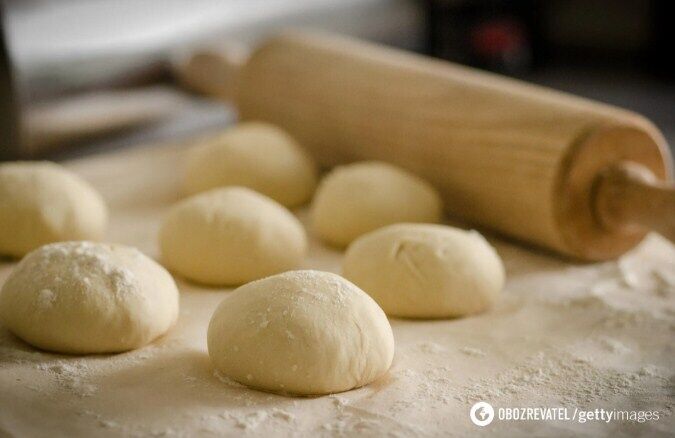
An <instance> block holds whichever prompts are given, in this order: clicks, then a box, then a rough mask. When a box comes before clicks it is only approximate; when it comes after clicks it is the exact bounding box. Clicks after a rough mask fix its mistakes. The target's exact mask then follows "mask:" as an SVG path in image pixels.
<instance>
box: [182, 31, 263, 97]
mask: <svg viewBox="0 0 675 438" xmlns="http://www.w3.org/2000/svg"><path fill="white" fill-rule="evenodd" d="M249 55H250V50H249V48H247V47H245V46H243V45H240V44H234V43H229V44H225V45H221V46H218V47H212V48H206V49H200V50H196V51H192V52H188V53H186V54H182V55H179V56H177V57H175V59H174V60H173V61H172V70H173V72H174V75H175V77H176V79H177V80H178V82H179V83H180V84H181V85H182V86H184V87H186V88H188V89H190V90H192V91H196V92H198V93H201V94H204V95H206V96H211V97H216V98H219V99H222V100H228V101H231V100H234V97H235V96H236V92H237V87H238V76H239V72H240V71H241V69H242V68H243V66H244V65H245V64H246V61H247V60H248V58H249Z"/></svg>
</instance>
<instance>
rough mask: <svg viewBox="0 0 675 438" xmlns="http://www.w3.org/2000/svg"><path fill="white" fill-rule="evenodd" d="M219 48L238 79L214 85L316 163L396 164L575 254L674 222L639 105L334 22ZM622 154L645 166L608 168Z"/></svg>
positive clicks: (474, 208) (626, 244) (464, 205)
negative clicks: (341, 28)
mask: <svg viewBox="0 0 675 438" xmlns="http://www.w3.org/2000/svg"><path fill="white" fill-rule="evenodd" d="M221 59H222V60H223V61H222V63H223V64H224V65H225V69H226V70H227V66H228V65H229V69H230V73H229V74H230V75H231V76H234V77H236V80H235V81H234V83H235V84H236V90H233V89H232V87H231V85H228V87H230V88H227V87H221V89H223V90H225V91H223V92H220V93H216V92H212V94H218V95H220V96H224V95H227V93H228V90H229V92H230V93H232V92H233V91H234V96H235V101H236V104H237V106H238V108H239V112H240V116H241V118H242V119H258V120H266V121H269V122H272V123H276V124H278V125H280V126H283V127H284V128H285V129H287V130H288V131H289V132H290V133H291V134H292V135H294V136H295V137H296V138H297V139H298V140H299V141H300V142H301V143H302V144H303V145H305V146H306V147H307V148H308V149H309V151H310V152H311V153H312V154H313V155H314V157H315V158H316V159H317V160H318V161H319V162H320V163H321V164H322V165H324V166H333V165H337V164H341V163H346V162H350V161H355V160H365V159H376V160H384V161H389V162H392V163H394V164H397V165H399V166H401V167H404V168H407V169H409V170H411V171H412V172H415V173H417V174H419V175H420V176H422V177H425V178H426V179H428V180H429V181H431V182H432V183H434V184H435V185H436V186H437V187H438V188H439V189H440V190H441V192H442V194H443V196H444V199H445V204H446V209H447V211H448V212H449V213H450V214H451V215H455V216H457V217H459V218H463V219H465V220H467V221H469V222H471V223H474V224H478V225H480V226H484V227H487V228H490V229H494V230H497V231H499V232H502V233H504V234H507V235H510V236H514V237H516V238H518V239H520V240H522V241H526V242H530V243H534V244H536V245H538V246H541V247H545V248H549V249H553V250H556V251H558V252H560V253H563V254H566V255H568V256H572V257H575V258H580V259H585V260H604V259H609V258H613V257H616V256H618V255H620V254H622V253H623V252H625V251H627V250H628V249H630V248H631V247H633V246H634V245H636V244H637V243H638V242H639V241H640V240H641V239H642V237H643V236H644V234H645V233H646V232H647V228H646V227H651V228H655V229H657V230H660V231H663V232H667V230H669V229H671V230H672V226H673V223H672V220H673V217H672V211H673V202H675V194H674V192H673V189H672V188H668V187H666V186H664V185H663V183H662V181H665V180H667V179H668V178H669V177H670V164H671V162H670V157H669V154H668V149H667V146H666V144H665V141H664V139H663V137H662V136H661V134H660V133H659V132H658V130H657V129H656V128H655V127H654V126H653V125H652V124H651V123H650V122H649V121H648V120H646V119H644V118H643V117H641V116H639V115H637V114H634V113H631V112H629V111H625V110H622V109H619V108H614V107H611V106H609V105H603V104H600V103H596V102H592V101H589V100H586V99H582V98H578V97H574V96H571V95H567V94H564V93H559V92H555V91H552V90H548V89H545V88H542V87H538V86H534V85H529V84H525V83H522V82H519V81H515V80H511V79H507V78H504V77H500V76H497V75H493V74H489V73H485V72H480V71H477V70H473V69H469V68H466V67H461V66H458V65H453V64H451V63H447V62H443V61H438V60H434V59H430V58H426V57H423V56H419V55H414V54H409V53H405V52H401V51H397V50H393V49H386V48H382V47H379V46H376V45H372V44H368V43H362V42H357V41H354V40H349V39H346V38H340V37H334V36H326V35H317V34H306V33H288V34H284V35H281V36H279V37H275V38H273V39H271V40H268V41H267V42H266V43H264V44H263V45H262V46H260V47H259V48H257V49H256V50H255V51H253V53H252V54H251V55H250V57H249V58H248V60H247V61H246V62H245V63H243V62H242V61H241V59H242V58H241V56H233V57H227V56H225V57H222V58H221ZM236 65H240V67H238V68H237V70H238V71H237V72H236V74H234V73H232V71H233V70H234V69H235V66H236ZM230 84H231V83H230ZM626 163H628V164H630V165H634V166H639V168H640V169H642V171H643V173H644V172H646V173H648V174H649V175H651V176H650V178H651V179H650V180H649V181H645V180H644V179H639V178H638V179H636V178H635V175H634V174H630V175H628V176H627V175H626V174H625V172H624V173H621V172H619V171H617V172H618V173H617V172H612V171H611V169H615V168H616V169H618V168H621V169H624V168H625V165H626ZM617 175H622V176H621V177H619V176H617ZM659 181H661V182H659ZM652 185H654V187H656V186H658V187H657V188H652ZM624 196H629V197H630V199H629V200H628V201H627V202H626V203H625V205H626V206H627V207H626V208H623V209H622V207H620V206H621V205H622V202H624V201H623V200H622V197H624ZM641 198H642V199H643V201H645V202H647V201H648V203H649V205H651V207H644V208H643V207H641V205H640V199H641ZM657 198H658V199H657ZM641 209H643V210H641ZM641 211H642V213H641ZM669 214H670V215H671V216H670V217H668V215H669ZM664 215H665V217H664ZM647 216H650V217H649V218H647Z"/></svg>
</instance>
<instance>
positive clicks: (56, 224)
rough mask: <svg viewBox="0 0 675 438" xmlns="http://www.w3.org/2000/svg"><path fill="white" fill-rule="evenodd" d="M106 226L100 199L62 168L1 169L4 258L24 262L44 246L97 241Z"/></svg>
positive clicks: (0, 247) (0, 248)
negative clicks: (23, 259)
mask: <svg viewBox="0 0 675 438" xmlns="http://www.w3.org/2000/svg"><path fill="white" fill-rule="evenodd" d="M107 221H108V211H107V208H106V206H105V203H104V202H103V199H101V196H100V195H99V194H98V193H97V192H96V191H95V190H94V189H93V188H92V187H91V186H90V185H89V184H88V183H87V182H86V181H84V180H83V179H81V178H80V177H78V176H77V175H75V174H73V173H71V172H69V171H67V170H66V169H64V168H63V167H61V166H59V165H57V164H54V163H48V162H12V163H5V164H0V254H4V255H9V256H13V257H21V256H23V255H24V254H26V253H28V252H29V251H32V250H33V249H35V248H37V247H39V246H41V245H44V244H46V243H51V242H58V241H63V240H99V239H101V238H102V237H103V234H104V233H105V228H106V224H107Z"/></svg>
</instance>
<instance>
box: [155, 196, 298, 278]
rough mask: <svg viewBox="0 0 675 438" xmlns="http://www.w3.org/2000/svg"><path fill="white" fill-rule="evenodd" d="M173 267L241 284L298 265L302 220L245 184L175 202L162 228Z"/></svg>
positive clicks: (165, 252) (164, 249) (188, 274)
mask: <svg viewBox="0 0 675 438" xmlns="http://www.w3.org/2000/svg"><path fill="white" fill-rule="evenodd" d="M159 244H160V247H161V251H162V259H163V261H164V263H165V264H166V266H168V267H169V269H171V270H173V271H175V272H177V273H178V274H180V275H182V276H184V277H186V278H189V279H191V280H194V281H196V282H199V283H204V284H210V285H239V284H242V283H246V282H248V281H251V280H256V279H258V278H262V277H266V276H268V275H272V274H276V273H278V272H282V271H285V270H288V269H291V268H294V267H296V266H298V265H299V264H300V263H301V262H302V259H303V258H304V256H305V254H306V252H307V237H306V235H305V230H304V229H303V228H302V225H301V224H300V222H299V221H298V220H297V219H296V218H295V216H293V214H291V212H289V211H288V210H286V209H285V208H284V207H283V206H281V205H279V204H277V203H276V202H274V201H272V200H271V199H269V198H267V197H265V196H263V195H261V194H259V193H256V192H254V191H253V190H249V189H247V188H244V187H227V188H221V189H215V190H211V191H208V192H206V193H202V194H199V195H195V196H193V197H191V198H188V199H185V200H183V201H181V202H179V203H178V204H176V205H175V206H174V207H173V208H172V209H171V211H170V212H169V214H168V216H167V218H166V220H165V221H164V224H163V225H162V228H161V230H160V234H159Z"/></svg>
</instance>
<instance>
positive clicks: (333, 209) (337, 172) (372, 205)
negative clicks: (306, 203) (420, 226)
mask: <svg viewBox="0 0 675 438" xmlns="http://www.w3.org/2000/svg"><path fill="white" fill-rule="evenodd" d="M310 214H311V223H312V228H313V230H314V232H315V233H316V234H317V236H318V237H320V238H321V239H322V240H324V241H325V242H327V243H329V244H331V245H334V246H337V247H344V246H346V245H348V244H349V243H350V242H351V241H352V240H354V239H356V238H357V237H359V236H360V235H362V234H365V233H367V232H369V231H372V230H375V229H377V228H380V227H383V226H385V225H390V224H393V223H397V222H438V221H439V220H440V219H441V214H442V204H441V198H440V196H439V195H438V193H437V192H436V190H435V189H434V188H433V187H432V186H431V185H430V184H428V183H427V182H426V181H424V180H422V179H421V178H418V177H417V176H415V175H413V174H411V173H408V172H406V171H405V170H403V169H399V168H398V167H395V166H392V165H390V164H387V163H381V162H376V161H369V162H362V163H356V164H351V165H348V166H342V167H338V168H336V169H334V170H333V171H332V172H330V173H329V174H328V175H327V176H326V177H325V178H324V179H323V181H321V184H320V185H319V188H318V189H317V192H316V196H315V197H314V201H313V203H312V209H311V213H310Z"/></svg>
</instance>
